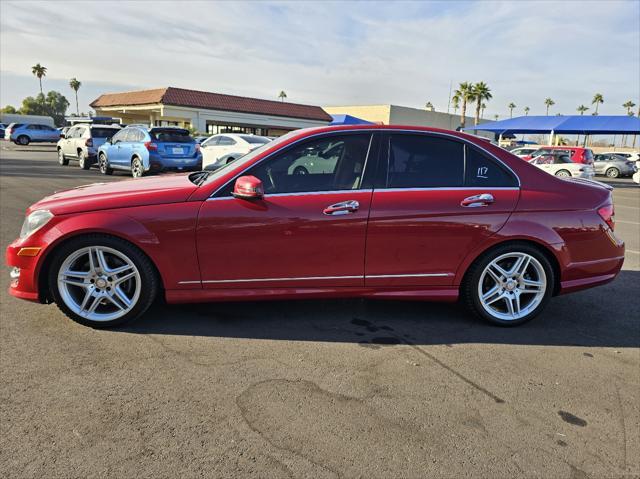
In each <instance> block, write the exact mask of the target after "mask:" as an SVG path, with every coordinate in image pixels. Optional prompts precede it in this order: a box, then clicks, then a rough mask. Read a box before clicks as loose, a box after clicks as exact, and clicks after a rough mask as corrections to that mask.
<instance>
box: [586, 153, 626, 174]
mask: <svg viewBox="0 0 640 479" xmlns="http://www.w3.org/2000/svg"><path fill="white" fill-rule="evenodd" d="M593 168H594V170H595V172H596V175H605V176H606V177H608V178H618V177H619V176H631V175H633V174H634V173H635V172H636V166H635V165H634V163H633V161H629V160H627V159H626V158H625V157H624V156H619V155H614V154H611V153H602V154H598V155H595V156H594V158H593Z"/></svg>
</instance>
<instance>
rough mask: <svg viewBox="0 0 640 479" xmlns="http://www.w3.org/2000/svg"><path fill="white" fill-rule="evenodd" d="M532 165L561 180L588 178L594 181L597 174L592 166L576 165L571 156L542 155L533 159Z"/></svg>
mask: <svg viewBox="0 0 640 479" xmlns="http://www.w3.org/2000/svg"><path fill="white" fill-rule="evenodd" d="M530 163H531V164H532V165H535V166H537V167H538V168H540V169H541V170H544V171H546V172H547V173H549V174H550V175H555V176H558V177H560V178H570V177H573V178H586V179H589V180H590V179H592V178H593V176H594V174H595V172H594V170H593V167H592V166H591V165H585V164H583V163H574V162H573V161H571V159H570V158H569V155H540V156H536V157H535V158H533V159H532V160H531V161H530Z"/></svg>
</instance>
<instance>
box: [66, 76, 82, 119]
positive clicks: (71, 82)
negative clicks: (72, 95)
mask: <svg viewBox="0 0 640 479" xmlns="http://www.w3.org/2000/svg"><path fill="white" fill-rule="evenodd" d="M69 86H70V87H71V89H72V90H73V91H74V92H76V113H77V114H78V116H80V108H79V107H78V90H79V89H80V87H81V86H82V82H80V81H78V79H77V78H72V79H71V80H69Z"/></svg>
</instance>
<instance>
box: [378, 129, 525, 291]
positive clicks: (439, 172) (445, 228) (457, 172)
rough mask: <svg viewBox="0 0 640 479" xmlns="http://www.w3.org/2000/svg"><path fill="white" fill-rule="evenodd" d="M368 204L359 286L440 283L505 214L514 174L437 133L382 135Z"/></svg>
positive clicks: (514, 195) (511, 202) (512, 199)
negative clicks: (362, 266)
mask: <svg viewBox="0 0 640 479" xmlns="http://www.w3.org/2000/svg"><path fill="white" fill-rule="evenodd" d="M381 151H382V152H384V156H383V159H382V161H381V164H380V165H381V168H380V169H379V172H380V173H379V175H378V178H377V179H376V187H375V190H374V193H373V200H372V203H371V212H370V220H369V226H368V234H367V255H366V267H365V276H366V280H365V284H366V286H372V287H376V286H382V287H388V286H446V285H450V284H452V281H453V279H454V277H455V274H456V271H457V269H458V266H459V265H460V263H461V262H462V261H463V259H464V258H465V256H466V255H467V253H468V252H469V251H470V250H472V249H474V248H476V247H478V246H480V245H481V244H482V243H483V242H484V241H486V240H487V238H489V237H490V236H491V235H493V234H494V233H495V232H496V231H498V230H499V229H500V228H501V227H502V226H503V225H504V223H505V222H506V221H507V219H508V217H509V215H510V214H511V212H512V211H513V209H514V208H515V205H516V203H517V200H518V197H519V192H520V190H519V188H518V182H517V178H516V177H515V176H514V175H513V173H512V172H510V171H509V170H507V169H506V168H505V167H504V166H503V165H502V164H500V163H499V162H498V161H497V160H495V159H493V158H491V157H489V155H488V154H486V153H484V152H482V151H481V150H480V149H478V148H476V147H475V146H472V145H470V144H466V143H464V142H462V141H461V140H457V139H453V138H452V137H446V136H440V135H437V134H419V133H415V134H413V133H411V134H409V133H407V134H404V133H394V134H389V135H385V136H383V138H382V140H381Z"/></svg>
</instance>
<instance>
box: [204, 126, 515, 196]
mask: <svg viewBox="0 0 640 479" xmlns="http://www.w3.org/2000/svg"><path fill="white" fill-rule="evenodd" d="M376 132H379V133H418V134H422V135H432V136H440V137H446V138H453V139H454V140H458V141H460V142H462V143H463V144H464V145H465V146H466V145H470V146H473V147H476V148H478V149H479V150H481V151H483V152H484V153H486V154H487V155H489V157H490V158H492V159H493V160H495V161H497V162H498V163H500V165H502V166H504V167H505V168H506V169H507V170H509V171H510V172H511V174H513V176H514V177H515V178H516V180H517V182H518V186H517V189H520V188H522V182H521V181H520V177H519V176H518V175H517V174H516V172H515V171H513V170H512V169H511V167H510V166H509V165H507V164H506V163H505V162H504V161H502V160H501V159H500V158H498V157H497V156H496V155H494V154H493V153H491V152H490V151H489V150H487V149H485V148H483V147H482V145H478V144H476V143H473V142H472V141H470V140H467V139H466V138H461V137H459V136H456V135H451V134H449V133H442V132H439V131H424V130H412V129H396V128H388V129H387V128H375V129H365V128H362V129H355V130H335V131H329V132H327V131H324V132H321V133H314V134H312V135H308V136H305V137H303V138H299V139H297V140H295V141H293V142H291V143H289V144H288V145H287V146H286V147H285V148H288V147H289V146H292V145H295V144H296V143H299V142H301V141H305V140H308V139H311V138H315V137H316V136H321V135H331V134H340V133H370V134H371V140H370V142H369V150H368V151H367V159H366V160H365V167H366V164H367V162H368V160H369V153H370V151H371V144H372V142H373V135H374V134H375V133H376ZM281 150H282V148H279V149H278V150H276V151H274V152H272V153H269V154H268V155H266V156H264V157H263V158H261V159H260V160H258V161H257V162H256V163H254V164H253V165H251V166H249V167H247V168H245V169H243V170H242V171H241V172H239V173H238V174H237V175H235V176H234V177H233V178H231V179H230V180H229V181H228V182H226V183H225V184H224V185H222V186H221V187H220V188H218V189H216V190H215V191H214V192H213V193H212V194H211V195H210V196H209V198H212V197H214V196H215V195H217V194H218V192H219V191H220V190H222V189H223V188H225V187H226V186H227V185H229V184H230V183H231V182H232V181H235V180H236V179H238V178H239V177H240V176H242V173H244V172H245V171H246V170H247V169H248V168H253V167H254V166H257V165H259V164H260V163H262V162H263V161H265V160H267V159H268V158H271V157H272V156H273V155H275V154H277V153H279V152H280V151H281ZM464 150H465V154H466V148H465V149H464ZM364 172H365V168H363V169H362V176H363V178H364ZM436 188H439V187H436ZM462 188H465V189H468V188H467V187H462ZM487 188H492V187H487ZM500 188H506V187H500ZM508 188H516V187H508ZM383 189H385V188H380V189H377V190H376V191H382V190H383ZM426 189H433V188H426ZM445 189H447V188H445ZM404 190H405V191H406V189H404ZM341 191H350V190H341ZM283 194H286V193H283ZM224 198H228V197H226V196H225V197H224ZM231 198H232V197H231Z"/></svg>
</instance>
